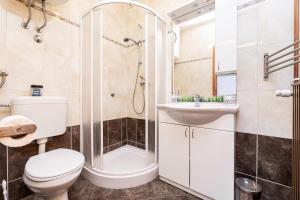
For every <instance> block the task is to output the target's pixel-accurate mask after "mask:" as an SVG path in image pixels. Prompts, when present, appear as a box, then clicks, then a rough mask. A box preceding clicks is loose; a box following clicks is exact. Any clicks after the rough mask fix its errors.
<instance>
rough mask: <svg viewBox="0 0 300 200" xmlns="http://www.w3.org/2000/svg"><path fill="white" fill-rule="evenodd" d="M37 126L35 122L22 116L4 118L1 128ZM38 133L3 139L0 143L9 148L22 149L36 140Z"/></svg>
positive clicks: (0, 139)
mask: <svg viewBox="0 0 300 200" xmlns="http://www.w3.org/2000/svg"><path fill="white" fill-rule="evenodd" d="M27 124H35V123H34V122H33V121H31V120H30V119H28V118H27V117H24V116H21V115H11V116H8V117H5V118H3V119H2V120H1V121H0V127H9V126H18V125H27ZM36 133H37V131H35V132H34V133H31V134H27V135H24V136H22V137H17V138H12V137H3V138H0V143H2V144H4V145H5V146H8V147H21V146H25V145H27V144H29V143H31V142H32V141H33V140H34V139H35V135H36Z"/></svg>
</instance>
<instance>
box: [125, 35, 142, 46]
mask: <svg viewBox="0 0 300 200" xmlns="http://www.w3.org/2000/svg"><path fill="white" fill-rule="evenodd" d="M123 41H124V42H129V41H131V42H133V43H135V44H136V45H139V44H140V41H138V42H137V41H135V40H134V39H131V38H128V37H126V38H124V40H123Z"/></svg>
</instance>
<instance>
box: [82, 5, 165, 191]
mask: <svg viewBox="0 0 300 200" xmlns="http://www.w3.org/2000/svg"><path fill="white" fill-rule="evenodd" d="M166 38H167V30H166V23H165V21H164V20H163V19H162V18H161V17H160V16H159V15H158V14H157V13H156V12H155V11H153V10H152V9H150V8H149V7H147V6H145V5H143V4H141V3H137V2H134V1H126V0H124V1H121V0H120V1H102V2H101V3H98V4H97V5H95V6H94V7H93V8H92V9H91V10H90V11H89V12H87V13H86V14H85V15H83V17H82V21H81V58H82V60H81V62H82V73H81V74H82V98H81V102H82V109H81V110H82V117H81V131H82V134H81V135H82V136H81V151H82V153H83V154H84V155H85V159H86V163H85V166H84V172H83V174H84V176H85V177H86V178H87V179H89V180H90V181H91V182H93V183H94V184H96V185H98V186H100V187H105V188H128V187H134V186H138V185H141V184H145V183H147V182H149V181H151V180H153V179H154V178H156V177H157V175H158V164H157V163H158V157H157V124H156V119H157V111H156V104H157V103H165V102H166V82H165V80H166V78H165V76H166V63H167V61H166Z"/></svg>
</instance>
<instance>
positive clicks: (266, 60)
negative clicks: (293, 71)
mask: <svg viewBox="0 0 300 200" xmlns="http://www.w3.org/2000/svg"><path fill="white" fill-rule="evenodd" d="M299 43H300V40H298V41H296V42H294V43H293V44H290V45H288V46H286V47H284V48H282V49H280V50H278V51H276V52H275V53H273V54H268V53H265V54H264V79H265V80H268V78H269V75H270V74H272V73H274V72H277V71H280V70H282V69H285V68H287V67H290V66H294V65H295V64H298V63H300V59H299V58H300V55H299V50H300V48H298V47H297V45H298V44H299ZM291 47H294V50H290V51H287V50H289V49H290V48H291ZM296 47H297V48H296ZM281 53H284V54H282V55H280V54H281ZM278 54H279V55H278ZM291 54H293V55H294V56H293V57H292V58H288V59H285V60H283V61H280V62H276V63H274V62H275V61H278V60H281V59H283V58H286V57H287V56H289V55H291ZM270 58H272V59H270ZM290 61H294V62H290ZM271 63H272V65H270V64H271ZM273 63H274V64H273ZM283 64H285V65H283ZM282 65H283V66H282ZM279 66H280V67H279ZM275 67H277V68H275Z"/></svg>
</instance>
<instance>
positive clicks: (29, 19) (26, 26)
mask: <svg viewBox="0 0 300 200" xmlns="http://www.w3.org/2000/svg"><path fill="white" fill-rule="evenodd" d="M33 2H34V0H29V2H28V18H27V20H26V21H25V22H23V23H22V24H21V26H22V27H23V28H24V29H28V28H29V27H28V25H29V23H30V21H31V16H32V14H31V6H32V4H33Z"/></svg>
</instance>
